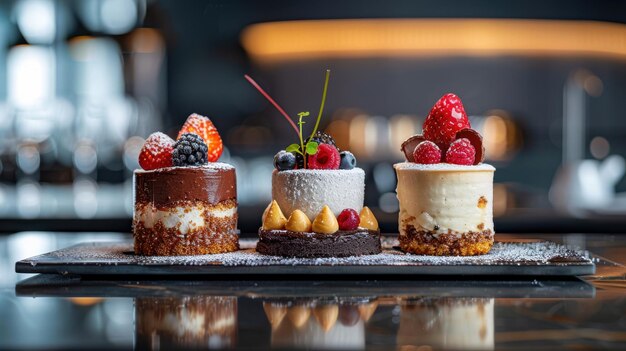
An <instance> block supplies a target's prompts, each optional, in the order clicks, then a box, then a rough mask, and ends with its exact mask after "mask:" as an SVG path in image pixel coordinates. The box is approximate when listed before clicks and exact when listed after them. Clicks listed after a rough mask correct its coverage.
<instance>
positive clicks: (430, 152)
mask: <svg viewBox="0 0 626 351" xmlns="http://www.w3.org/2000/svg"><path fill="white" fill-rule="evenodd" d="M413 160H414V162H415V163H423V164H432V163H439V162H441V150H440V149H439V146H437V144H435V143H433V142H432V141H428V140H426V141H422V142H421V143H419V144H418V145H417V146H416V147H415V150H414V151H413Z"/></svg>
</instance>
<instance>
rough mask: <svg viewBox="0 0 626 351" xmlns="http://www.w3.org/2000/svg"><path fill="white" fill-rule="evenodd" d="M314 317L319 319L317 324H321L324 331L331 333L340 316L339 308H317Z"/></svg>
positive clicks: (333, 306) (329, 306)
mask: <svg viewBox="0 0 626 351" xmlns="http://www.w3.org/2000/svg"><path fill="white" fill-rule="evenodd" d="M313 316H315V319H317V322H318V323H319V324H320V326H321V327H322V329H324V331H329V330H331V329H332V328H333V326H334V325H335V323H336V322H337V317H338V316H339V306H337V305H327V306H318V307H315V309H314V310H313Z"/></svg>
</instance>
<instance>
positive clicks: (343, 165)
mask: <svg viewBox="0 0 626 351" xmlns="http://www.w3.org/2000/svg"><path fill="white" fill-rule="evenodd" d="M339 157H340V158H341V161H340V162H339V169H352V168H354V167H356V158H355V157H354V155H353V154H352V153H351V152H350V151H342V152H340V153H339Z"/></svg>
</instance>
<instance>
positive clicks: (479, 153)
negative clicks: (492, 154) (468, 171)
mask: <svg viewBox="0 0 626 351" xmlns="http://www.w3.org/2000/svg"><path fill="white" fill-rule="evenodd" d="M461 138H466V139H467V140H469V142H470V143H471V144H472V146H473V147H474V150H475V151H476V157H475V158H474V163H473V164H475V165H477V164H479V163H481V162H483V161H484V160H485V147H484V146H483V137H481V136H480V134H479V133H478V132H477V131H475V130H474V129H469V128H466V129H462V130H459V131H458V132H457V133H456V139H461Z"/></svg>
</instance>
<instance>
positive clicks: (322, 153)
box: [308, 144, 340, 169]
mask: <svg viewBox="0 0 626 351" xmlns="http://www.w3.org/2000/svg"><path fill="white" fill-rule="evenodd" d="M339 162H340V157H339V151H337V148H336V147H334V146H332V145H329V144H320V145H319V146H318V148H317V153H316V154H315V155H310V156H309V157H308V164H309V168H310V169H337V168H339Z"/></svg>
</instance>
